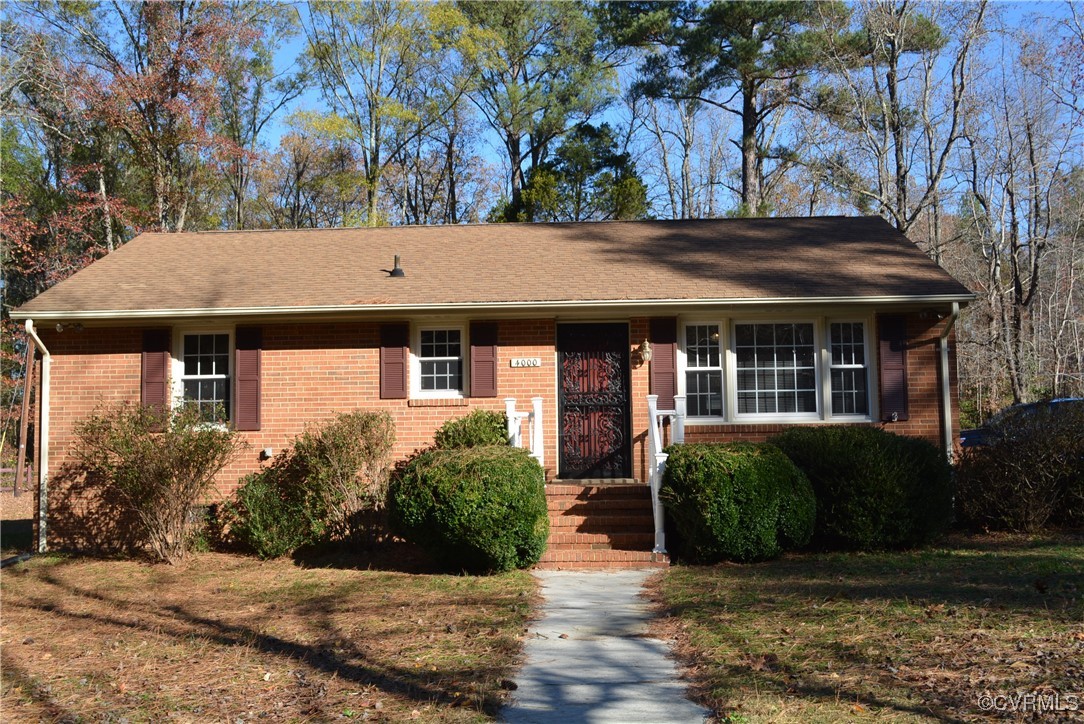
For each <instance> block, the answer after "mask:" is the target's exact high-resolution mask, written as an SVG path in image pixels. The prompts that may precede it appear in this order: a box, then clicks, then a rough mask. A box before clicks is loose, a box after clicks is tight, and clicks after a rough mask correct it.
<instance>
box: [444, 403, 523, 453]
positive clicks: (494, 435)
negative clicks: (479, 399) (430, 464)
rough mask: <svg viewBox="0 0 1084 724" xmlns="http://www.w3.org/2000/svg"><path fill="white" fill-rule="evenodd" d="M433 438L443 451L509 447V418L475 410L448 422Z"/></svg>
mask: <svg viewBox="0 0 1084 724" xmlns="http://www.w3.org/2000/svg"><path fill="white" fill-rule="evenodd" d="M433 438H434V441H435V443H436V447H437V448H439V449H441V450H449V449H452V448H464V447H481V446H484V445H507V444H508V418H507V416H506V415H505V414H504V413H503V412H492V411H490V410H474V411H473V412H471V413H470V414H469V415H465V416H464V417H459V418H456V419H454V420H448V422H446V423H444V424H443V425H441V426H440V429H439V430H437V432H436V434H435V435H434V436H433Z"/></svg>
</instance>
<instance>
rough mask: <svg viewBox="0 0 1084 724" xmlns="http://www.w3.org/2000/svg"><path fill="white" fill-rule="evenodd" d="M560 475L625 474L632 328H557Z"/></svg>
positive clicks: (627, 467)
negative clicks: (630, 336) (630, 331)
mask: <svg viewBox="0 0 1084 724" xmlns="http://www.w3.org/2000/svg"><path fill="white" fill-rule="evenodd" d="M557 374H558V381H557V388H558V398H559V399H558V403H559V405H560V413H559V417H560V419H559V424H560V432H559V435H560V450H561V460H560V465H559V469H558V476H559V477H561V478H627V477H629V476H630V475H631V474H632V464H631V463H632V459H631V458H632V454H631V448H630V445H629V327H628V325H627V324H561V325H558V326H557Z"/></svg>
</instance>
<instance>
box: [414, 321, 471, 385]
mask: <svg viewBox="0 0 1084 724" xmlns="http://www.w3.org/2000/svg"><path fill="white" fill-rule="evenodd" d="M417 356H418V364H419V367H418V372H419V387H420V391H421V394H422V395H427V394H432V395H442V394H443V395H447V394H453V393H462V392H463V330H461V329H455V328H451V329H423V330H421V331H420V336H419V341H418V355H417Z"/></svg>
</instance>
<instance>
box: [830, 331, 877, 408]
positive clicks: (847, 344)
mask: <svg viewBox="0 0 1084 724" xmlns="http://www.w3.org/2000/svg"><path fill="white" fill-rule="evenodd" d="M828 326H829V345H830V347H831V362H830V365H829V367H830V370H831V378H832V383H831V384H832V414H833V415H861V416H867V415H869V369H868V366H867V361H866V333H865V331H866V329H865V327H866V326H865V324H863V323H862V322H831V323H830V324H829V325H828Z"/></svg>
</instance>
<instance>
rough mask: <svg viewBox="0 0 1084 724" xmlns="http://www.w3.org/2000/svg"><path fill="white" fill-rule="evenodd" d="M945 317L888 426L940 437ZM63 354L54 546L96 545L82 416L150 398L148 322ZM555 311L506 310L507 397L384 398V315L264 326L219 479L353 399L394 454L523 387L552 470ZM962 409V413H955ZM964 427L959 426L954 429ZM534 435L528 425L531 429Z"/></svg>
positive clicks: (97, 332) (726, 435) (100, 525)
mask: <svg viewBox="0 0 1084 724" xmlns="http://www.w3.org/2000/svg"><path fill="white" fill-rule="evenodd" d="M943 324H944V322H938V321H937V320H932V321H927V320H923V319H921V318H920V317H919V315H917V314H916V315H911V316H909V318H908V334H909V336H910V338H911V341H910V346H909V359H908V371H909V380H908V381H909V391H910V420H908V421H906V422H898V423H890V424H888V425H886V427H887V428H888V429H890V430H892V431H893V432H899V433H901V434H908V435H918V436H922V437H926V438H928V439H930V440H931V441H932V442H934V443H938V442H939V441H940V412H939V405H940V395H939V392H938V374H939V369H940V364H939V358H938V350H937V338H938V334H939V333H940V330H941V328H942V325H943ZM648 325H649V320H648V318H646V317H640V318H633V319H631V320H630V325H629V328H630V335H629V337H630V339H629V345H630V347H629V348H630V356H631V361H632V365H631V371H630V382H631V396H632V403H631V415H632V425H631V436H632V456H633V475H634V476H635V477H637V478H638V479H640V480H646V479H647V474H646V470H647V459H646V458H647V402H646V395H647V394H648V392H649V377H648V367H649V366H648V365H647V364H642V363H640V362H639V360H638V356H637V354H636V352H635V350H636V348H637V347H638V346H639V344H640V342H641V341H643V339H645V338H646V337H647V336H648ZM42 337H43V339H44V341H45V343H46V345H47V346H48V347H49V349H50V350H51V351H52V353H53V359H54V362H53V375H52V379H53V385H52V394H51V426H52V433H51V438H52V440H51V456H52V460H51V464H50V467H51V471H52V474H53V476H54V477H53V483H52V487H51V491H52V492H51V494H50V508H51V513H50V524H51V526H52V528H51V530H50V540H51V541H52V542H53V543H52V544H53V545H60V546H72V547H92V546H94V545H95V544H96V543H97V542H99V541H101V540H108V539H109V538H110V536H116V535H118V532H117V527H122V526H119V524H117V527H114V528H113V529H110V528H109V525H110V523H115V522H116V520H117V515H118V513H117V511H116V510H115V508H114V507H112V502H113V501H104V500H101V499H100V498H95V496H94V495H93V490H94V489H93V486H92V485H88V484H87V483H86V481H83V480H82V479H81V478H79V477H78V476H77V475H73V474H67V473H66V472H65V465H66V464H67V463H69V462H70V448H71V446H72V443H73V441H74V440H73V429H74V425H75V423H76V422H77V421H78V420H80V419H82V418H84V417H86V416H87V415H89V414H90V413H91V412H93V410H94V409H95V407H97V406H99V405H106V404H112V403H116V402H120V401H123V400H128V401H133V402H138V401H139V398H140V359H141V356H140V353H141V345H142V330H141V329H130V328H117V329H95V328H88V329H85V330H83V331H81V332H77V331H65V332H63V333H56V332H55V331H52V330H42ZM555 339H556V322H555V321H554V320H553V319H539V320H506V321H501V322H500V323H499V325H498V390H499V396H498V397H496V398H486V399H468V400H432V401H420V400H381V399H380V394H379V390H380V387H379V377H378V374H379V369H378V361H379V354H380V350H379V326H378V325H377V324H375V323H371V322H337V323H320V324H311V323H306V324H302V323H291V324H268V325H264V326H263V358H262V361H263V367H262V390H263V404H262V413H263V414H262V429H261V430H260V431H258V432H246V433H242V434H243V435H244V437H245V439H246V440H247V441H248V442H249V444H250V446H251V447H250V449H249V450H248V451H247V452H245V453H243V454H242V456H241V457H240V458H238V459H237V460H236V461H235V462H234V463H233V464H232V465H231V466H230V467H229V468H228V469H227V470H225V471H224V472H223V473H222V475H220V476H219V479H218V481H217V489H216V492H215V494H216V496H217V497H219V498H222V497H225V496H228V495H229V494H230V493H231V492H232V491H233V490H234V489H235V488H236V486H237V482H238V480H239V478H240V477H241V476H243V475H244V474H246V473H249V472H252V471H255V470H258V469H259V468H260V465H261V463H260V461H259V458H258V455H259V452H260V450H262V449H263V448H266V447H270V448H273V449H274V451H275V453H278V452H279V451H280V450H282V449H283V448H285V447H287V446H289V444H290V442H291V440H292V439H293V438H294V436H296V435H297V434H298V433H299V432H301V431H302V430H303V429H304V427H305V425H306V424H311V423H319V422H320V421H322V420H326V419H328V418H330V417H331V416H332V415H334V414H335V413H337V412H342V411H348V410H353V409H358V408H362V409H376V410H388V411H389V412H391V414H392V415H393V416H394V417H395V420H396V430H397V438H398V439H397V442H396V445H395V448H394V451H393V454H394V456H395V457H396V458H402V457H405V456H407V455H409V454H410V453H411V452H412V451H413V450H415V449H417V448H420V447H424V446H426V445H428V444H430V443H431V442H432V439H433V433H434V431H435V430H436V429H437V428H438V427H440V426H441V425H442V424H443V423H444V422H445V421H447V420H449V419H451V418H455V417H460V416H462V415H465V414H467V413H468V412H469V411H470V410H471V409H475V408H483V409H489V410H503V409H504V402H503V398H505V397H515V398H516V399H517V402H518V407H519V409H521V410H527V409H530V398H531V397H534V396H540V397H542V398H543V415H544V440H545V460H546V468H547V477H550V478H552V477H554V476H555V474H556V465H557V439H558V435H557V424H558V420H557V393H556V384H555V381H556V369H555V364H556V356H555V352H554V341H555ZM950 340H952V342H953V344H952V354H951V357H950V369H951V370H952V393H953V399H955V395H956V376H955V370H956V360H955V343H954V338H952V337H950ZM513 357H538V358H540V359H541V361H542V365H541V366H540V367H520V368H512V367H511V366H510V364H509V360H510V359H512V358H513ZM954 417H955V416H954ZM782 429H783V428H782V426H780V425H752V426H750V425H713V426H696V427H693V426H689V427H687V428H686V439H687V440H689V441H690V442H692V441H702V440H735V439H743V440H763V439H765V438H767V437H770V436H771V435H772V434H775V433H776V432H779V431H780V430H782ZM955 433H956V431H954V435H955ZM524 434H525V435H526V430H524Z"/></svg>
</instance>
